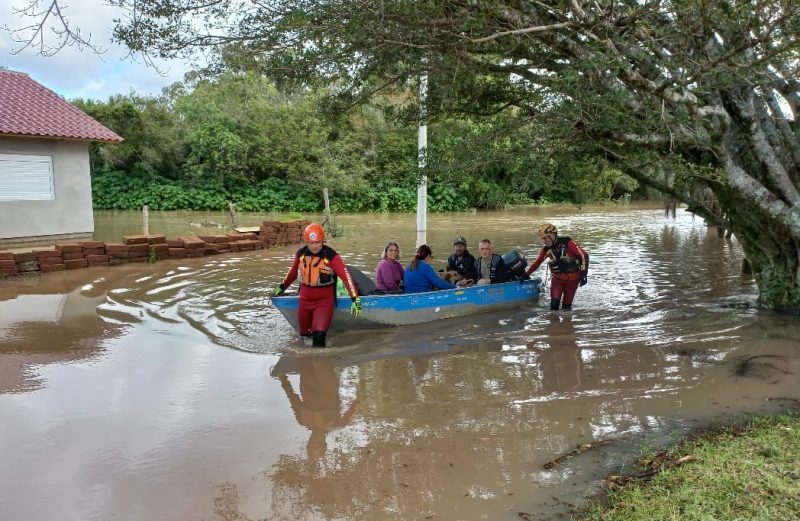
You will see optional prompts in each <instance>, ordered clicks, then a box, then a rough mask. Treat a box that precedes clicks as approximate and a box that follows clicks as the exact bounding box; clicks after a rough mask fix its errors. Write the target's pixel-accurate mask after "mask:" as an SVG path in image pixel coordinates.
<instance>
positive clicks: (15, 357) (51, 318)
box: [0, 272, 120, 393]
mask: <svg viewBox="0 0 800 521" xmlns="http://www.w3.org/2000/svg"><path fill="white" fill-rule="evenodd" d="M93 275H95V276H94V277H91V278H89V279H87V276H86V273H80V274H78V273H75V272H72V273H64V274H58V275H57V276H54V277H31V278H23V279H21V280H18V281H14V282H11V281H6V282H4V283H2V284H0V346H2V350H0V393H4V392H22V391H31V390H34V389H36V388H38V387H39V386H41V385H42V384H43V381H42V379H41V377H40V375H39V374H38V372H37V369H36V368H37V367H39V366H42V365H45V364H52V363H64V362H74V361H78V360H84V359H88V358H91V357H94V356H97V355H98V354H99V353H100V352H101V350H102V346H103V343H104V342H105V341H106V340H108V339H110V338H114V337H116V336H118V335H119V334H120V328H119V327H117V326H116V325H115V324H110V323H108V322H106V321H104V320H103V319H102V318H100V317H99V316H98V314H97V307H98V306H99V305H100V304H102V303H103V302H104V301H105V296H106V293H107V291H108V290H109V288H112V287H114V286H115V285H116V283H117V281H118V277H115V276H113V275H112V274H110V273H107V272H104V273H102V274H99V273H97V272H95V273H93ZM117 275H118V274H117Z"/></svg>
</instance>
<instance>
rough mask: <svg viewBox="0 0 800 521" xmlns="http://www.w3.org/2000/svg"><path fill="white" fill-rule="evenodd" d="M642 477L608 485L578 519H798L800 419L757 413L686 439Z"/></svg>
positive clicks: (654, 520) (583, 520) (635, 520)
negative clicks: (659, 468) (740, 424)
mask: <svg viewBox="0 0 800 521" xmlns="http://www.w3.org/2000/svg"><path fill="white" fill-rule="evenodd" d="M669 456H670V458H671V459H672V460H673V461H674V460H675V459H677V458H680V457H682V456H694V457H695V459H694V460H693V461H691V462H688V463H686V464H684V465H681V466H679V467H674V468H670V469H667V470H664V471H663V472H660V473H659V474H657V475H656V476H655V477H653V478H652V479H651V480H650V481H637V480H633V481H630V482H628V484H626V485H623V486H621V487H616V486H612V487H611V488H610V491H609V493H608V495H607V497H605V498H604V499H603V500H598V501H594V502H592V503H591V504H590V505H588V506H587V507H586V508H585V509H583V511H582V512H581V514H580V515H579V516H578V517H577V518H576V519H580V520H582V521H639V520H641V521H645V520H646V521H656V520H675V521H678V520H680V521H693V520H697V521H700V520H703V521H711V520H720V521H722V520H725V521H734V520H742V521H784V520H785V521H789V520H792V521H796V520H798V519H800V416H781V417H778V418H758V419H755V420H753V421H752V423H751V424H750V425H749V426H748V427H747V428H744V429H740V428H730V429H727V430H725V431H723V432H719V433H714V434H708V435H704V436H702V437H700V438H697V439H694V440H691V441H687V442H685V443H683V444H682V445H680V446H679V447H678V448H676V449H675V450H674V451H671V452H670V454H669Z"/></svg>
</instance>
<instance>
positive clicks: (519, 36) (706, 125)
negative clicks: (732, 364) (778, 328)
mask: <svg viewBox="0 0 800 521" xmlns="http://www.w3.org/2000/svg"><path fill="white" fill-rule="evenodd" d="M113 3H114V4H116V5H120V6H122V7H125V8H127V9H129V11H128V14H129V16H127V17H125V18H123V19H121V20H120V21H119V22H118V24H117V26H116V28H115V37H116V38H117V39H119V40H120V41H122V42H124V43H125V44H126V45H128V46H129V47H130V48H131V49H132V50H133V51H141V52H145V53H155V54H157V55H160V56H176V55H180V54H183V53H188V52H192V51H193V50H195V49H197V48H201V47H202V48H209V47H210V48H217V49H220V50H221V49H223V48H224V47H225V46H227V45H231V44H236V45H239V46H242V47H243V48H246V49H248V50H249V52H250V53H251V54H252V55H253V56H256V57H258V59H257V60H255V62H256V63H258V64H259V65H260V66H261V67H263V68H264V70H266V71H269V72H270V73H271V74H280V75H281V77H283V78H288V79H295V80H296V81H305V80H306V79H308V78H312V77H316V78H320V79H321V80H323V81H325V82H327V83H328V84H331V82H335V84H336V85H337V87H338V92H339V99H340V101H341V102H342V103H344V106H348V104H352V103H355V102H358V101H359V100H361V99H365V98H367V97H369V96H370V95H372V94H374V93H375V92H377V91H380V90H386V89H391V88H396V87H400V88H407V87H408V86H409V84H410V82H413V80H414V79H415V78H417V77H418V75H419V74H420V73H421V72H422V71H426V72H427V74H428V75H429V78H430V85H431V89H430V93H429V98H428V108H429V113H430V115H431V117H436V116H437V114H453V113H462V114H463V113H467V114H491V113H496V112H499V111H502V110H506V109H513V110H514V111H515V113H516V114H518V115H519V116H520V117H522V118H527V120H528V121H530V122H540V121H546V122H547V123H548V124H547V127H548V128H549V129H551V131H552V132H553V133H554V136H553V137H558V138H561V139H568V140H570V141H575V142H582V143H584V144H585V145H586V146H592V147H595V149H596V150H602V151H603V153H604V155H605V156H606V158H607V160H609V161H610V162H613V163H614V166H615V167H616V168H618V169H619V170H621V171H623V172H625V173H627V174H629V175H630V176H632V177H634V178H636V179H637V180H638V181H640V182H642V183H644V184H648V185H650V186H654V187H656V188H658V189H660V190H662V191H664V192H665V193H668V194H670V195H672V196H674V197H676V198H678V199H680V200H682V201H684V202H685V203H687V204H688V205H689V207H690V209H691V210H692V211H694V212H696V213H698V214H700V215H702V216H703V217H705V218H706V219H707V220H709V221H710V222H712V223H715V224H719V225H722V226H727V227H730V228H731V229H732V230H733V232H734V233H735V235H736V237H737V238H738V239H739V241H740V243H741V244H742V247H743V248H744V251H745V254H746V256H747V259H748V260H749V262H750V264H751V266H752V268H753V272H754V275H755V278H756V281H757V283H758V286H759V291H760V293H759V303H760V304H761V305H763V306H765V307H769V308H772V309H776V310H781V311H789V312H793V313H800V194H798V183H800V174H799V172H800V141H798V125H800V120H799V119H798V117H797V116H798V113H797V111H798V108H799V107H800V82H799V81H798V80H797V79H796V78H797V77H798V74H797V72H798V70H797V69H798V63H800V62H799V61H798V58H800V56H798V50H799V49H798V46H799V45H800V39H798V34H800V4H798V3H797V2H795V1H794V0H748V1H744V0H717V1H704V0H649V1H647V0H645V1H631V0H598V1H592V2H588V1H585V0H542V1H528V0H428V1H425V2H422V1H410V0H405V1H404V0H398V1H394V2H385V1H384V0H363V1H361V2H349V1H346V0H273V1H271V2H266V3H265V2H248V1H244V0H241V1H238V0H202V1H201V0H135V1H134V0H113ZM189 14H194V15H196V16H188V15H189ZM651 162H657V163H659V165H660V166H659V168H643V167H644V166H645V165H648V166H650V165H649V163H651ZM665 170H666V171H669V172H673V173H674V175H671V176H669V180H665V179H664V178H663V177H652V176H650V175H649V174H648V173H649V172H661V171H665ZM698 188H706V189H708V190H710V191H711V192H712V193H713V194H714V196H715V201H716V202H717V203H718V204H708V203H707V202H706V201H705V200H700V199H697V198H695V197H693V196H692V194H694V193H697V192H698Z"/></svg>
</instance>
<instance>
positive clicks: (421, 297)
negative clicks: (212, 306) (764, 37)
mask: <svg viewBox="0 0 800 521" xmlns="http://www.w3.org/2000/svg"><path fill="white" fill-rule="evenodd" d="M541 284H542V280H541V279H540V278H534V279H530V280H526V281H522V282H506V283H503V284H487V285H482V286H469V287H466V288H456V289H448V290H441V291H428V292H425V293H411V294H402V295H365V296H362V297H361V304H362V305H363V307H364V311H363V313H362V314H361V316H359V317H354V316H352V315H351V314H350V298H349V297H338V298H337V299H336V309H335V310H334V312H333V323H332V325H331V330H334V331H335V330H349V329H355V328H378V327H386V326H404V325H408V324H421V323H423V322H432V321H434V320H441V319H444V318H454V317H463V316H466V315H474V314H476V313H483V312H487V311H496V310H501V309H509V308H514V307H519V306H522V305H525V304H531V303H533V302H534V301H535V300H536V299H537V298H538V297H539V292H540V289H541ZM272 303H273V304H274V305H275V307H276V308H278V310H279V311H280V312H281V314H282V315H283V316H284V317H285V318H286V320H288V321H289V323H290V324H291V325H292V327H294V328H295V329H297V327H298V326H297V306H298V303H299V297H298V296H297V295H284V296H280V297H273V299H272Z"/></svg>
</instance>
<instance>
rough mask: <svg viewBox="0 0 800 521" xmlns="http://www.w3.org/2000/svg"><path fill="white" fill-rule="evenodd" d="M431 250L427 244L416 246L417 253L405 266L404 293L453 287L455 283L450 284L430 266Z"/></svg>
mask: <svg viewBox="0 0 800 521" xmlns="http://www.w3.org/2000/svg"><path fill="white" fill-rule="evenodd" d="M432 260H433V252H432V251H431V249H430V247H429V246H428V245H427V244H423V245H422V246H420V247H419V248H417V253H416V255H414V259H413V260H412V261H411V264H409V265H408V267H407V268H406V271H405V274H404V276H403V286H405V289H406V293H422V292H424V291H431V290H434V289H453V288H455V287H456V285H455V284H450V283H449V282H447V281H446V280H442V279H440V278H439V276H438V275H436V272H435V271H433V268H432V267H431V264H430V263H431V261H432Z"/></svg>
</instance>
